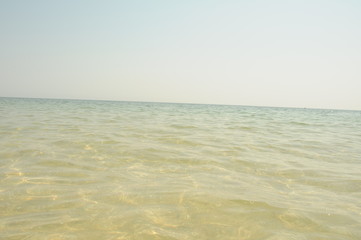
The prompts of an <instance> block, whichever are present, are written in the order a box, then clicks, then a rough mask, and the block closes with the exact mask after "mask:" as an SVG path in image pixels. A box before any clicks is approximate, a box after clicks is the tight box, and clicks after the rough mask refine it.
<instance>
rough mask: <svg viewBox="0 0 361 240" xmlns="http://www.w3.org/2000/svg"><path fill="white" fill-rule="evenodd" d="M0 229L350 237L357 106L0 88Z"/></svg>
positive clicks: (42, 235) (138, 235) (355, 194)
mask: <svg viewBox="0 0 361 240" xmlns="http://www.w3.org/2000/svg"><path fill="white" fill-rule="evenodd" d="M0 116H1V118H0V239H259V240H261V239H269V240H272V239H273V240H279V239H287V240H289V239H307V240H312V239H314V240H316V239H317V240H319V239H340V240H347V239H361V228H360V226H361V112H360V111H340V110H316V109H290V108H265V107H244V106H220V105H195V104H170V103H136V102H110V101H80V100H45V99H12V98H0Z"/></svg>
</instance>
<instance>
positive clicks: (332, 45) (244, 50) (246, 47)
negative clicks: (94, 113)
mask: <svg viewBox="0 0 361 240" xmlns="http://www.w3.org/2000/svg"><path fill="white" fill-rule="evenodd" d="M0 43H1V44H0V96H8V97H39V98H72V99H104V100H130V101H156V102H190V103H215V104H237V105H256V106H260V105H261V106H284V107H313V108H340V109H358V110H361V1H359V0H354V1H352V0H338V1H336V0H303V1H301V0H300V1H296V0H294V1H292V0H287V1H286V0H283V1H281V0H272V1H271V0H268V1H266V0H263V1H262V0H248V1H245V0H244V1H241V0H240V1H227V0H224V1H211V0H210V1H201V0H198V1H197V0H193V1H170V0H163V1H160V0H154V1H151V0H148V1H140V0H132V1H115V0H114V1H90V0H82V1H75V0H62V1H55V0H42V1H40V0H32V1H28V0H26V1H25V0H22V1H20V0H14V1H12V0H8V1H5V0H0Z"/></svg>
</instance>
